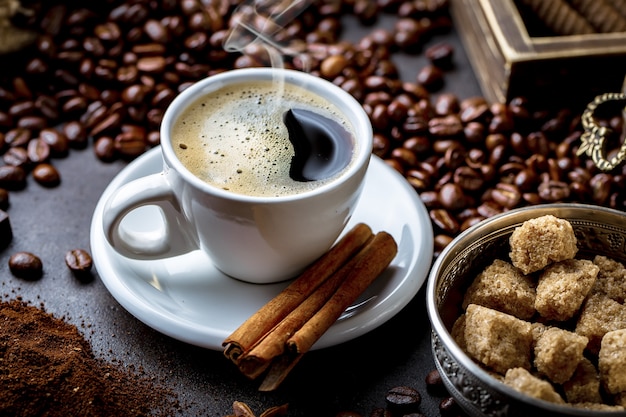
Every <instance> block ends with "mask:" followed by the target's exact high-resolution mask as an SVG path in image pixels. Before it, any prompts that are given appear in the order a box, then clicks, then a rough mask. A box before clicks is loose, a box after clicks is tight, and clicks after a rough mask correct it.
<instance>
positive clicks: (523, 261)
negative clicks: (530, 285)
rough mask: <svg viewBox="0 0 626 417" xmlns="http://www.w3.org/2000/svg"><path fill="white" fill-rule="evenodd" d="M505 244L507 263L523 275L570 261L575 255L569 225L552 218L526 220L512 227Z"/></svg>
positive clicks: (574, 241)
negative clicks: (508, 260)
mask: <svg viewBox="0 0 626 417" xmlns="http://www.w3.org/2000/svg"><path fill="white" fill-rule="evenodd" d="M509 244H510V246H511V251H510V253H509V256H510V257H511V262H512V263H513V265H514V266H515V267H517V268H519V269H521V270H522V272H523V273H524V274H530V273H531V272H535V271H539V270H541V269H543V268H545V267H546V266H548V265H550V264H551V263H554V262H559V261H564V260H566V259H573V258H574V256H576V253H577V252H578V247H577V246H576V236H575V235H574V229H573V228H572V225H571V224H570V222H568V221H567V220H563V219H559V218H556V217H555V216H552V215H545V216H541V217H537V218H535V219H530V220H526V221H525V222H524V223H522V225H521V226H519V227H516V228H515V230H514V231H513V233H512V234H511V237H510V238H509Z"/></svg>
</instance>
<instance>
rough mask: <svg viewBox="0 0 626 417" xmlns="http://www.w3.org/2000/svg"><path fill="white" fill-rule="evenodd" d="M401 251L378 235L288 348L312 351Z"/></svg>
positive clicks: (382, 234)
mask: <svg viewBox="0 0 626 417" xmlns="http://www.w3.org/2000/svg"><path fill="white" fill-rule="evenodd" d="M397 252H398V246H397V244H396V242H395V240H394V239H393V237H392V236H391V235H390V234H389V233H387V232H379V233H377V234H376V235H375V236H374V237H373V238H372V239H371V240H370V241H369V242H368V243H367V244H366V245H365V247H364V248H363V249H362V250H361V251H360V252H359V253H358V254H357V255H356V256H355V258H354V263H353V265H352V266H351V269H350V271H349V273H348V274H347V276H346V278H345V279H344V280H343V282H342V283H341V285H340V286H339V288H338V289H337V291H335V293H334V294H333V296H332V297H331V298H330V299H329V300H328V302H327V303H326V304H324V306H323V307H322V308H321V309H320V310H319V311H318V312H317V313H316V314H315V315H314V316H313V317H312V318H311V319H310V320H308V321H307V322H306V323H305V324H304V325H303V326H302V327H301V328H300V329H299V330H298V331H297V332H296V333H294V335H293V336H291V337H290V338H289V339H288V340H287V346H288V348H289V349H290V350H291V351H292V352H294V353H298V354H303V353H306V352H308V351H309V349H311V347H312V346H313V344H314V343H315V342H316V341H317V340H318V339H319V338H320V337H321V336H322V335H323V334H324V333H325V332H326V330H328V329H329V328H330V326H332V325H333V323H335V321H337V319H338V318H339V317H340V316H341V314H342V313H343V312H344V311H345V310H346V308H348V307H349V306H350V305H351V304H352V303H353V302H354V301H355V300H356V299H357V298H358V297H359V295H360V294H361V293H362V292H363V291H365V289H366V288H367V287H368V286H369V285H370V284H371V283H372V282H373V281H374V279H376V277H378V276H379V275H380V274H381V273H382V272H383V271H384V270H385V268H387V266H388V265H389V264H390V263H391V261H392V260H393V258H394V257H395V256H396V253H397ZM351 263H352V262H351Z"/></svg>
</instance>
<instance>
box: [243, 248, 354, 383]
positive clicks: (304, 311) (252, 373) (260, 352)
mask: <svg viewBox="0 0 626 417" xmlns="http://www.w3.org/2000/svg"><path fill="white" fill-rule="evenodd" d="M358 258H359V255H358V254H357V255H355V256H354V257H353V258H352V259H350V260H349V261H348V262H346V263H345V264H344V265H343V266H342V267H341V268H340V269H339V270H338V271H337V272H335V273H334V274H333V275H331V276H330V277H329V278H328V279H327V280H326V281H324V282H323V283H322V284H321V285H320V286H319V287H318V288H317V289H316V290H315V291H314V292H313V293H312V294H311V295H309V297H307V298H306V299H305V300H304V301H303V302H302V303H301V304H300V305H298V306H297V307H296V308H295V309H293V310H292V311H291V312H290V313H289V314H288V315H287V316H285V318H284V319H283V320H281V321H280V323H278V324H277V325H276V326H274V328H272V329H271V330H270V331H269V332H267V334H265V335H264V336H263V337H262V338H261V339H260V340H259V341H258V342H257V343H256V344H255V345H254V346H253V347H252V348H251V349H250V350H248V351H246V352H244V353H243V354H242V356H241V357H240V358H239V370H240V371H241V372H242V373H243V374H244V375H246V376H247V377H248V378H250V379H254V378H256V377H258V376H259V375H260V374H261V373H263V372H264V371H265V369H267V367H268V366H269V365H270V363H271V362H272V360H273V359H274V358H276V357H277V356H279V355H282V354H283V353H284V352H285V346H286V342H287V340H288V339H289V338H290V337H291V336H292V335H293V334H294V333H295V332H296V331H297V330H298V329H300V328H301V327H302V326H303V325H304V324H305V323H306V322H307V321H308V320H309V319H310V318H311V317H313V316H314V315H315V314H316V313H317V312H318V311H319V309H320V308H322V306H323V305H324V304H325V303H326V302H327V301H328V299H329V298H330V297H331V296H332V295H333V294H334V293H335V291H336V290H337V288H338V287H339V285H340V284H341V283H342V282H343V280H344V278H345V277H346V276H347V275H348V273H349V272H350V271H351V270H352V269H353V268H354V267H355V265H356V260H357V259H358Z"/></svg>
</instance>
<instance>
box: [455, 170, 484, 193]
mask: <svg viewBox="0 0 626 417" xmlns="http://www.w3.org/2000/svg"><path fill="white" fill-rule="evenodd" d="M453 180H454V183H455V184H457V185H458V186H459V187H460V188H462V189H463V190H466V191H470V192H472V191H478V190H480V189H481V188H482V187H483V184H484V183H485V181H484V180H483V178H482V175H481V173H480V172H478V171H476V170H475V169H472V168H470V167H468V166H460V167H458V168H457V169H455V170H454V176H453Z"/></svg>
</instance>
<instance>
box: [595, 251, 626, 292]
mask: <svg viewBox="0 0 626 417" xmlns="http://www.w3.org/2000/svg"><path fill="white" fill-rule="evenodd" d="M593 263H594V264H595V265H597V266H598V268H600V270H599V271H598V278H597V279H596V282H595V284H594V286H593V288H592V289H591V292H592V293H600V294H606V295H607V296H608V297H609V298H612V299H613V300H615V301H617V302H618V303H624V300H625V299H626V267H624V264H622V263H621V262H618V261H615V260H613V259H609V258H607V257H606V256H602V255H596V257H595V258H594V259H593Z"/></svg>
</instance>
